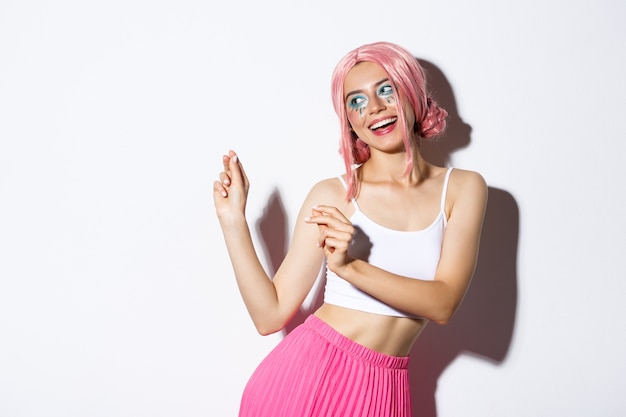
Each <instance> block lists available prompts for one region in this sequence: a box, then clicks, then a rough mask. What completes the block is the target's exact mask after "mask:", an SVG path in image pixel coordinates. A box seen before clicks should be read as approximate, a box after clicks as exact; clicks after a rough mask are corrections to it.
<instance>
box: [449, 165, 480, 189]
mask: <svg viewBox="0 0 626 417" xmlns="http://www.w3.org/2000/svg"><path fill="white" fill-rule="evenodd" d="M450 186H455V187H459V188H465V187H470V188H475V191H476V190H477V189H487V182H486V181H485V179H484V178H483V176H482V175H480V174H479V173H478V172H476V171H468V170H465V169H459V168H454V169H453V170H452V173H451V174H450Z"/></svg>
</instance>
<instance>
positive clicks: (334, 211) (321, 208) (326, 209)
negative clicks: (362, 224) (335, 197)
mask: <svg viewBox="0 0 626 417" xmlns="http://www.w3.org/2000/svg"><path fill="white" fill-rule="evenodd" d="M313 209H314V210H316V211H318V212H320V213H322V214H326V215H332V216H334V217H336V218H338V219H341V220H342V221H344V222H346V223H349V222H350V221H349V220H348V218H347V217H346V216H344V215H343V213H342V212H341V210H339V209H338V208H337V207H333V206H325V205H317V206H315V207H313Z"/></svg>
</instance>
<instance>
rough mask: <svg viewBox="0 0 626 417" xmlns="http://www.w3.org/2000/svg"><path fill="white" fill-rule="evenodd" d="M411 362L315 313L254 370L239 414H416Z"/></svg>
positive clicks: (248, 416) (336, 416)
mask: <svg viewBox="0 0 626 417" xmlns="http://www.w3.org/2000/svg"><path fill="white" fill-rule="evenodd" d="M408 365H409V357H408V356H404V357H398V356H389V355H385V354H383V353H380V352H376V351H374V350H372V349H369V348H366V347H365V346H362V345H360V344H358V343H355V342H353V341H352V340H350V339H348V338H347V337H345V336H343V335H342V334H340V333H338V332H337V331H335V330H334V329H333V328H332V327H330V326H329V325H327V324H326V323H325V322H323V321H322V320H321V319H319V318H318V317H316V316H314V315H311V316H309V317H308V318H307V319H306V321H305V322H304V323H303V324H302V325H300V326H298V327H297V328H296V329H294V330H293V331H292V332H291V333H289V335H287V337H285V338H284V339H283V340H282V341H281V342H280V343H279V344H278V345H277V346H276V347H275V348H274V349H273V350H272V351H271V352H270V354H269V355H268V356H267V357H266V358H265V359H264V360H263V361H262V362H261V364H260V365H259V367H258V368H257V369H256V370H255V371H254V373H253V374H252V377H251V378H250V380H249V381H248V384H247V385H246V388H245V390H244V392H243V396H242V400H241V408H240V411H239V417H411V393H410V390H409V377H408Z"/></svg>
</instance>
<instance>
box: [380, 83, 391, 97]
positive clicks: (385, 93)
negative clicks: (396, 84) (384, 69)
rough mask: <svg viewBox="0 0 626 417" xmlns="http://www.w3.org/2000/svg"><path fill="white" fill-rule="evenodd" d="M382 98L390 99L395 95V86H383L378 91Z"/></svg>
mask: <svg viewBox="0 0 626 417" xmlns="http://www.w3.org/2000/svg"><path fill="white" fill-rule="evenodd" d="M377 94H378V95H379V96H380V97H389V96H391V95H393V86H392V85H391V84H383V85H381V86H380V88H379V89H378V91H377Z"/></svg>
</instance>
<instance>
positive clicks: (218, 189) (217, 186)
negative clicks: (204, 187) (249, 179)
mask: <svg viewBox="0 0 626 417" xmlns="http://www.w3.org/2000/svg"><path fill="white" fill-rule="evenodd" d="M216 194H217V195H220V196H222V197H228V191H227V190H226V189H225V188H224V187H223V186H222V182H221V181H215V182H213V195H214V196H215V195H216Z"/></svg>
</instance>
